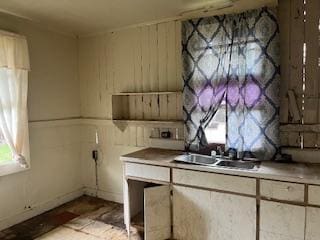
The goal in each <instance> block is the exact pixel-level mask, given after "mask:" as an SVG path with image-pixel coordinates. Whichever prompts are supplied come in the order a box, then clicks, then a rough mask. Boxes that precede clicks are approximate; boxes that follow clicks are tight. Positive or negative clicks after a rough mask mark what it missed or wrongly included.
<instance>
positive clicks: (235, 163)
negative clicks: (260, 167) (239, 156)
mask: <svg viewBox="0 0 320 240" xmlns="http://www.w3.org/2000/svg"><path fill="white" fill-rule="evenodd" d="M216 166H217V167H228V168H240V169H253V168H254V167H255V166H257V164H256V163H253V162H241V161H219V162H218V163H217V164H216Z"/></svg>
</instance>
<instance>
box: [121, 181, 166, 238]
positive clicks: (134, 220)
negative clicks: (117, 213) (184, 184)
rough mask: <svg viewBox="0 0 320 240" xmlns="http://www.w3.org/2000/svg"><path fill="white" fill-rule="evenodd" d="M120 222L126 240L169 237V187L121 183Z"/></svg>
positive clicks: (139, 182)
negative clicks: (124, 225) (122, 223)
mask: <svg viewBox="0 0 320 240" xmlns="http://www.w3.org/2000/svg"><path fill="white" fill-rule="evenodd" d="M124 196H125V198H124V210H125V212H124V213H125V214H124V220H125V224H126V227H127V231H128V237H129V239H144V240H164V239H170V238H171V225H172V224H171V187H170V185H159V184H153V183H149V182H142V181H136V180H131V179H128V180H125V195H124Z"/></svg>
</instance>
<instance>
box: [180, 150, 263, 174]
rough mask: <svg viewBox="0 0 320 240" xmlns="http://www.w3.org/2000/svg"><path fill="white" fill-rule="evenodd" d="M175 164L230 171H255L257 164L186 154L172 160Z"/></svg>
mask: <svg viewBox="0 0 320 240" xmlns="http://www.w3.org/2000/svg"><path fill="white" fill-rule="evenodd" d="M174 161H176V162H183V163H189V164H196V165H204V166H208V167H221V168H232V169H245V170H257V169H258V167H259V164H260V163H259V162H257V161H255V162H253V161H252V162H249V161H239V160H226V159H225V158H220V157H217V158H214V157H211V156H207V155H201V154H195V153H186V154H183V155H180V156H178V157H176V158H175V159H174Z"/></svg>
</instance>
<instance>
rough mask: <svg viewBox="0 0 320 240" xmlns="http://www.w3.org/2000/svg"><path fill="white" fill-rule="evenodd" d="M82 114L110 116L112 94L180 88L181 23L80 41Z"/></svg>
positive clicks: (139, 28) (165, 24) (171, 23)
mask: <svg viewBox="0 0 320 240" xmlns="http://www.w3.org/2000/svg"><path fill="white" fill-rule="evenodd" d="M79 59H80V60H79V77H80V82H81V96H82V99H81V100H82V101H81V103H82V104H81V115H82V116H83V117H98V118H107V119H110V118H111V94H113V93H120V92H157V91H181V90H182V77H181V23H180V21H170V22H165V23H159V24H154V25H150V26H143V27H136V28H130V29H126V30H121V31H117V32H112V33H107V34H105V35H102V36H96V37H88V38H81V39H80V41H79Z"/></svg>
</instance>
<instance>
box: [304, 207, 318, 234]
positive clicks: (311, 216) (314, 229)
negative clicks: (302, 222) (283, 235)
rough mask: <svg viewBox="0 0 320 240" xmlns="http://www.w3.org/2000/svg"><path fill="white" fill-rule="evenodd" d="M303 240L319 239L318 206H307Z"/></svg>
mask: <svg viewBox="0 0 320 240" xmlns="http://www.w3.org/2000/svg"><path fill="white" fill-rule="evenodd" d="M306 211H307V214H306V216H307V218H306V238H305V240H319V239H320V208H314V207H307V210H306Z"/></svg>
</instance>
